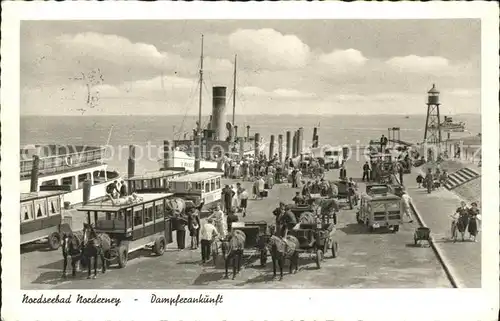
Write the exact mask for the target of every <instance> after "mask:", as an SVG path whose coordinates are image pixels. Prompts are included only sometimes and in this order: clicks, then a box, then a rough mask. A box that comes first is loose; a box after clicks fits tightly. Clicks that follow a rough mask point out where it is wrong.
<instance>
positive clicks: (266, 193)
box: [260, 191, 269, 197]
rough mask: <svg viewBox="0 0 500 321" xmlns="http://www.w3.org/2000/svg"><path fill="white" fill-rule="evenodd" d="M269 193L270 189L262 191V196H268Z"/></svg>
mask: <svg viewBox="0 0 500 321" xmlns="http://www.w3.org/2000/svg"><path fill="white" fill-rule="evenodd" d="M268 194H269V192H268V191H262V192H260V197H267V195H268Z"/></svg>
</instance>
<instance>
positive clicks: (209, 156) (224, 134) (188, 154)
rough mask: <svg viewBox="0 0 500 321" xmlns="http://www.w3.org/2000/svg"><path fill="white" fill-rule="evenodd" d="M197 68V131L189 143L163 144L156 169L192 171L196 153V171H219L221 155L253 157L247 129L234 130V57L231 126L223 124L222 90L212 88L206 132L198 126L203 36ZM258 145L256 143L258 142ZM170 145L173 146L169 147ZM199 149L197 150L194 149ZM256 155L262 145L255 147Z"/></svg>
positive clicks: (223, 98) (201, 82)
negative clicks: (241, 133) (241, 130)
mask: <svg viewBox="0 0 500 321" xmlns="http://www.w3.org/2000/svg"><path fill="white" fill-rule="evenodd" d="M200 61H201V64H200V66H201V68H200V71H199V90H200V96H199V113H198V121H197V128H196V129H195V130H193V134H192V137H191V139H183V140H173V141H172V142H169V141H165V142H164V154H163V158H162V159H160V160H158V163H159V165H160V168H162V169H167V168H172V167H184V168H185V169H186V170H187V171H191V172H193V171H195V170H197V169H196V168H195V160H196V152H199V154H200V155H199V158H200V162H199V169H216V168H221V167H220V166H221V160H222V159H223V158H224V156H225V155H229V157H231V158H233V157H234V156H239V157H240V158H241V157H243V156H248V157H254V155H255V147H254V146H256V145H257V144H255V142H254V140H253V139H252V138H250V126H247V127H246V129H247V132H246V135H245V136H238V126H236V125H235V120H234V118H235V110H236V56H235V60H234V80H233V85H234V86H233V95H232V96H233V117H232V122H226V91H227V88H226V87H222V86H214V87H213V88H212V114H211V116H210V121H209V124H208V126H207V127H206V128H202V126H201V112H202V96H203V95H202V90H203V36H202V38H201V58H200ZM259 143H260V142H259ZM171 144H173V145H171ZM197 146H201V148H199V149H198V148H197ZM258 146H260V147H259V150H258V151H259V152H260V151H261V150H262V149H263V146H264V145H263V144H258Z"/></svg>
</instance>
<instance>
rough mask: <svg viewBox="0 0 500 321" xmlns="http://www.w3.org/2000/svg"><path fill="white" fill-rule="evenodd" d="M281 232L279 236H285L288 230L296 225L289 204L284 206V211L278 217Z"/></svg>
mask: <svg viewBox="0 0 500 321" xmlns="http://www.w3.org/2000/svg"><path fill="white" fill-rule="evenodd" d="M279 223H280V226H281V232H280V236H281V237H282V238H285V237H286V236H287V235H288V230H290V229H293V228H294V227H295V225H297V218H296V217H295V214H294V213H293V212H292V210H291V209H290V207H289V206H285V213H284V214H283V215H281V217H280V222H279Z"/></svg>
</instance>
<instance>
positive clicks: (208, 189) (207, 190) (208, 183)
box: [204, 181, 211, 193]
mask: <svg viewBox="0 0 500 321" xmlns="http://www.w3.org/2000/svg"><path fill="white" fill-rule="evenodd" d="M204 183H205V193H208V192H210V191H211V190H210V181H206V182H204Z"/></svg>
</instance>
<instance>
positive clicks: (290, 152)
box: [286, 130, 292, 158]
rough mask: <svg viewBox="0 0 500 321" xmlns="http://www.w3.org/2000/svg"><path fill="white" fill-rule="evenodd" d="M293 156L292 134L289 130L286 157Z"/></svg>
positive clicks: (287, 132)
mask: <svg viewBox="0 0 500 321" xmlns="http://www.w3.org/2000/svg"><path fill="white" fill-rule="evenodd" d="M291 156H292V133H291V132H290V131H289V130H287V131H286V157H287V158H288V157H291Z"/></svg>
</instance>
